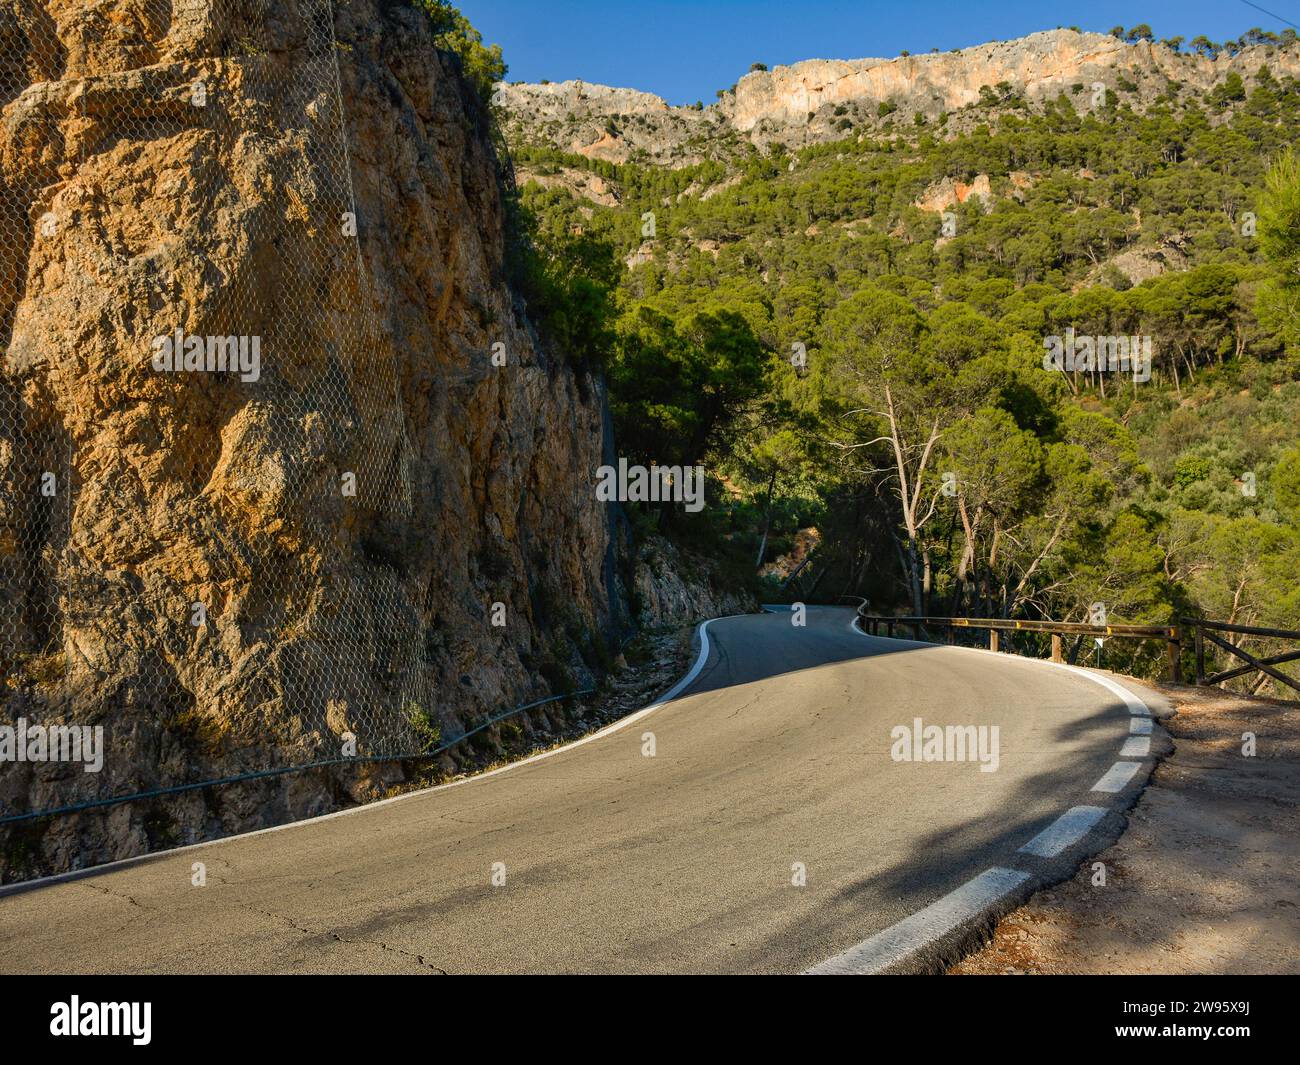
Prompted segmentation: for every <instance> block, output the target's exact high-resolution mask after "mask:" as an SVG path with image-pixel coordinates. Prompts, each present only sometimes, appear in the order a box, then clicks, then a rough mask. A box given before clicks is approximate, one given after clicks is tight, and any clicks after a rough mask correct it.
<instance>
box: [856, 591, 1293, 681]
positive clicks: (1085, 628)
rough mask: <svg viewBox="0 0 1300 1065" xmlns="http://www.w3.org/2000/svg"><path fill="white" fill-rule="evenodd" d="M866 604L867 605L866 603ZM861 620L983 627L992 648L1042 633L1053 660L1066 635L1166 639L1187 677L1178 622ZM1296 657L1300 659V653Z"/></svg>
mask: <svg viewBox="0 0 1300 1065" xmlns="http://www.w3.org/2000/svg"><path fill="white" fill-rule="evenodd" d="M864 605H865V604H864ZM858 619H859V620H860V621H861V622H862V624H863V625H864V626H866V627H867V631H868V633H869V634H870V635H872V636H879V635H880V629H881V627H882V626H883V627H884V628H885V629H886V632H885V635H887V636H893V635H894V632H895V630H896V629H897V628H898V627H899V626H908V627H910V628H911V630H912V636H913V638H914V639H918V640H919V639H920V638H921V630H922V629H931V630H936V631H938V630H942V631H944V632H946V633H947V637H948V642H949V643H952V642H953V636H954V634H955V633H956V630H957V629H981V630H987V632H988V634H989V649H990V650H992V651H997V650H1000V649H1001V638H1000V635H999V634H1000V633H1003V632H1040V633H1050V634H1051V636H1052V661H1053V662H1063V661H1065V654H1064V646H1063V643H1062V637H1064V636H1102V637H1108V636H1118V637H1120V638H1123V639H1132V640H1163V641H1164V644H1165V666H1166V673H1167V675H1168V678H1169V679H1170V680H1172V681H1175V682H1181V681H1182V679H1183V669H1182V633H1181V631H1180V629H1179V627H1178V626H1177V625H1087V624H1084V623H1082V622H1073V621H1017V620H1014V619H1012V618H930V617H890V616H888V615H884V614H867V613H865V612H864V610H863V607H859V608H858ZM1294 657H1296V658H1300V652H1298V653H1297V654H1296V655H1295V656H1294Z"/></svg>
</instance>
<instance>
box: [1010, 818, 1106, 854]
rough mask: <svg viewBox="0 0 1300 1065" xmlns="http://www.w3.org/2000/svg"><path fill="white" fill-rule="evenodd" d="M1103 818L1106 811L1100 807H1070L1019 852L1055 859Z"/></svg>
mask: <svg viewBox="0 0 1300 1065" xmlns="http://www.w3.org/2000/svg"><path fill="white" fill-rule="evenodd" d="M1105 816H1106V811H1105V809H1104V808H1103V807H1101V806H1072V807H1070V809H1068V810H1066V811H1065V813H1063V814H1061V816H1060V817H1058V818H1057V819H1056V820H1055V821H1053V822H1052V823H1051V824H1050V825H1048V826H1047V827H1046V828H1045V829H1043V831H1041V832H1040V833H1038V835H1036V836H1035V837H1034V838H1033V839H1031V840H1030V841H1029V842H1028V843H1026V844H1025V845H1024V846H1023V847H1021V848H1020V850H1021V851H1022V852H1023V853H1025V854H1036V855H1038V857H1040V858H1055V857H1056V856H1057V855H1058V854H1060V853H1061V852H1062V851H1063V850H1065V849H1066V848H1067V847H1073V846H1074V845H1075V844H1076V843H1078V842H1079V840H1081V839H1083V837H1084V836H1086V835H1087V834H1088V832H1089V831H1090V830H1091V829H1092V827H1093V826H1094V825H1095V824H1096V823H1097V822H1098V821H1100V820H1101V819H1102V818H1103V817H1105Z"/></svg>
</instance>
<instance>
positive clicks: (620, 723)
mask: <svg viewBox="0 0 1300 1065" xmlns="http://www.w3.org/2000/svg"><path fill="white" fill-rule="evenodd" d="M752 616H753V615H750V614H728V615H726V616H725V617H720V618H709V620H708V621H702V622H700V627H699V633H700V653H699V655H698V656H697V657H696V659H695V665H693V666H692V667H691V669H690V672H689V673H687V674H686V676H684V677H683V678H682V679H681V680H679V681H678V682H677V683H676V684H674V685H673V686H672V687H671V688H669V689H668V691H666V692H664V694H663V695H662V696H660V697H659V698H658V699H656V700H655V701H654V702H653V703H651V704H650V705H649V706H645V707H642V708H641V709H640V710H638V711H637V712H636V713H635V714H629V715H628V716H627V717H622V718H619V719H618V720H617V721H614V722H612V723H611V724H608V725H606V726H605V727H604V728H603V729H600V730H598V731H596V732H593V733H591V735H589V736H583V737H582V739H579V740H574V741H573V742H572V743H566V744H564V745H563V746H560V747H552V748H550V749H549V750H546V751H541V752H539V753H538V754H534V755H532V756H531V757H529V758H524V759H522V760H521V761H518V762H511V763H510V764H509V765H503V766H501V767H500V768H499V769H491V770H489V771H488V772H486V773H478V774H476V775H474V776H469V777H465V778H463V779H461V780H453V781H450V782H449V783H447V784H438V785H436V786H435V787H432V788H422V789H420V790H419V791H408V792H406V793H405V794H404V795H394V796H393V797H392V798H391V799H380V800H379V801H378V802H372V803H366V804H364V805H362V806H351V807H349V808H348V809H346V810H335V811H334V812H333V813H329V814H321V815H320V816H319V817H305V818H303V819H302V820H301V821H290V822H289V823H288V824H284V825H272V826H271V827H270V828H258V829H254V830H253V831H252V832H240V833H238V834H237V835H233V836H222V837H221V838H220V839H209V840H204V841H203V842H202V843H188V844H186V845H185V846H183V847H172V848H170V849H169V850H163V851H152V852H150V853H149V854H138V855H136V856H134V857H131V858H119V859H118V860H117V861H115V862H105V863H104V864H103V865H93V866H87V867H86V868H85V869H74V870H69V871H68V872H66V873H56V874H54V875H53V876H43V877H40V878H39V879H36V880H22V881H19V882H18V883H16V884H6V885H4V886H2V887H0V898H2V897H4V896H5V895H8V894H11V893H15V892H19V891H30V890H31V889H32V888H36V887H42V886H47V885H50V884H58V883H62V882H64V881H67V880H79V879H81V878H82V877H84V876H85V875H86V874H87V873H88V872H90V871H91V870H94V871H95V872H106V871H107V870H109V869H120V868H123V867H125V866H128V865H136V864H138V863H140V862H148V861H154V860H155V859H158V858H161V857H163V856H165V855H168V854H181V853H183V852H185V851H192V850H198V849H199V848H201V847H219V846H220V845H221V844H223V843H230V842H233V841H234V840H237V839H249V838H251V837H252V836H265V835H268V834H269V833H271V832H288V831H289V830H290V829H294V828H301V827H302V826H303V825H313V824H318V823H319V822H321V821H333V820H334V819H335V818H339V817H352V816H354V815H355V814H363V813H366V812H367V811H368V810H378V809H379V808H380V807H381V806H390V805H392V804H393V803H398V802H406V801H407V800H408V799H414V798H415V797H416V796H417V795H429V794H431V793H433V792H436V791H446V790H447V789H449V788H459V787H462V786H463V785H465V784H473V783H474V782H475V781H479V780H487V779H488V778H489V777H495V776H500V775H501V774H502V773H509V772H510V771H511V770H514V769H518V768H519V767H520V766H525V765H530V764H531V763H533V762H540V761H542V760H543V759H546V758H554V757H555V756H556V755H557V754H564V752H565V751H572V750H574V749H575V748H577V747H582V746H583V745H585V744H588V743H591V741H592V740H598V739H600V738H601V737H602V736H608V735H610V734H611V733H614V732H618V731H619V730H620V729H624V728H627V726H628V725H631V724H633V723H634V722H636V721H640V720H641V719H642V718H643V717H646V716H647V715H649V714H652V713H654V712H655V711H656V710H658V709H660V708H662V707H663V706H665V705H666V704H668V703H670V702H672V701H673V700H674V699H676V698H677V696H678V695H680V694H681V693H682V692H683V691H684V690H685V689H686V687H687V686H688V685H689V684H690V683H691V682H692V681H693V680H695V678H696V677H698V676H699V675H700V671H701V670H702V669H703V668H704V664H705V663H706V662H707V661H708V660H709V626H710V625H712V624H713V623H714V622H715V621H726V620H727V618H733V617H734V618H739V617H752Z"/></svg>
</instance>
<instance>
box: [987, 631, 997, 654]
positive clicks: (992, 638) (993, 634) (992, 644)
mask: <svg viewBox="0 0 1300 1065" xmlns="http://www.w3.org/2000/svg"><path fill="white" fill-rule="evenodd" d="M997 649H998V630H997V629H989V650H990V651H996V650H997Z"/></svg>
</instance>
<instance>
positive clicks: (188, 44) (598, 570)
mask: <svg viewBox="0 0 1300 1065" xmlns="http://www.w3.org/2000/svg"><path fill="white" fill-rule="evenodd" d="M332 11H333V12H334V14H333V16H332V17H331V12H332ZM0 109H2V110H0V359H2V360H3V361H2V362H0V368H2V371H3V372H2V373H0V592H2V593H3V601H2V602H0V685H3V687H2V688H0V724H8V723H11V722H15V721H17V720H18V719H19V718H20V717H23V718H25V719H26V720H28V721H41V722H49V723H54V722H67V723H76V724H89V725H100V726H102V727H103V728H104V730H105V734H106V747H107V752H106V755H107V756H106V761H105V765H104V769H103V771H102V772H101V773H99V774H88V773H84V772H83V771H82V768H81V766H79V765H69V764H56V763H39V762H26V763H22V764H16V763H13V762H8V763H4V764H0V813H8V812H22V811H25V810H34V809H45V808H49V807H52V806H58V805H62V804H65V803H71V802H77V801H81V800H87V799H94V798H99V797H103V796H108V795H119V794H122V793H128V792H134V791H138V790H143V789H149V788H154V787H165V786H169V785H174V784H178V783H184V782H188V781H193V780H204V779H208V778H210V777H212V776H214V775H222V774H225V773H237V772H247V771H250V770H257V769H263V768H267V767H274V766H285V765H294V764H301V763H302V762H304V761H314V760H318V759H322V758H331V757H338V756H339V754H340V753H343V752H344V751H345V747H344V745H345V744H346V743H347V742H349V737H351V739H352V741H353V742H355V743H356V745H357V748H358V753H360V754H362V755H365V754H381V755H382V754H390V753H405V752H409V751H412V750H424V749H427V748H429V747H431V746H433V745H435V744H436V743H437V742H438V740H439V738H444V739H445V738H450V737H452V736H454V735H456V734H457V733H458V732H459V731H461V730H462V729H463V728H464V727H465V725H466V724H470V723H473V722H474V721H476V720H478V719H479V718H480V717H481V716H482V715H484V714H486V713H488V712H493V711H498V710H500V709H502V708H505V707H509V706H512V705H517V704H519V703H522V702H525V701H528V700H531V699H536V698H539V697H542V696H545V695H549V694H551V693H552V692H553V691H555V690H557V688H561V687H563V686H564V685H565V684H581V683H583V682H584V681H586V680H589V679H590V678H591V677H592V675H593V669H594V665H593V663H596V662H597V661H599V658H600V656H601V655H607V654H608V652H607V649H606V647H605V645H606V644H607V643H609V642H611V641H612V640H613V639H614V638H615V636H616V629H617V627H618V624H619V621H620V618H621V609H622V608H621V607H620V605H619V592H618V589H617V587H616V578H615V576H614V574H615V572H616V567H615V566H614V565H612V563H611V558H610V542H611V541H610V533H609V529H608V527H607V517H606V514H605V512H604V509H603V506H602V505H601V504H598V503H597V501H596V499H595V495H594V492H588V491H586V490H584V486H586V485H588V484H590V483H591V480H592V477H593V471H594V470H595V469H596V467H597V466H599V465H600V463H601V461H602V442H603V440H604V436H605V429H606V425H605V417H604V413H603V404H602V401H601V397H600V393H599V388H598V385H597V383H596V382H594V381H592V380H590V379H589V378H587V377H585V376H584V375H582V374H579V373H577V372H575V371H574V370H573V369H571V368H570V367H569V366H568V365H566V362H565V359H564V354H563V353H562V352H554V351H548V350H545V348H544V346H543V345H542V343H541V342H540V341H539V340H538V337H537V333H536V331H535V329H534V328H533V326H532V324H531V323H530V322H529V320H528V318H527V316H526V311H525V308H523V306H522V305H521V304H520V302H519V301H518V299H517V298H516V297H515V296H514V295H513V293H512V291H511V289H510V287H509V285H508V284H507V281H506V276H507V264H506V259H505V253H504V250H503V249H504V240H503V231H504V225H505V222H504V211H503V204H502V199H501V195H500V192H499V182H498V174H497V167H496V162H495V158H494V155H493V152H492V149H491V146H490V138H489V136H488V117H487V114H486V111H485V109H484V108H483V107H482V105H481V104H480V102H479V101H478V99H477V97H476V95H475V94H474V92H473V90H472V89H471V88H470V87H469V85H468V84H467V83H466V82H465V81H464V79H463V78H462V77H461V75H460V73H459V69H458V66H457V64H456V61H455V60H454V58H453V57H451V56H449V55H448V54H446V53H441V52H439V51H438V50H437V49H436V48H435V47H434V45H433V42H432V39H431V36H430V33H429V28H428V24H427V19H426V17H425V16H424V14H423V13H422V12H421V11H419V10H418V9H417V8H415V7H414V6H412V5H408V4H396V3H389V2H386V0H354V2H352V3H349V4H336V5H330V4H327V3H325V2H324V0H271V2H270V3H266V4H250V3H244V2H243V0H172V2H162V0H95V2H93V3H89V4H88V3H86V2H85V0H0ZM173 336H176V337H178V338H179V339H180V340H181V342H182V343H181V344H179V345H178V348H179V347H181V346H183V342H184V339H185V338H198V339H199V342H200V343H199V347H198V348H197V349H196V350H197V351H199V353H200V354H199V355H198V362H199V363H202V361H203V352H204V351H205V350H206V351H207V352H208V353H209V354H208V359H209V362H208V365H207V366H206V367H205V366H202V365H198V366H192V365H181V363H182V362H184V361H185V360H181V359H179V357H178V360H177V364H176V365H175V366H172V365H171V364H169V363H167V364H165V365H163V366H162V368H161V369H160V367H159V361H160V357H159V350H160V349H159V347H158V345H159V343H160V338H171V337H173ZM250 337H251V338H255V339H256V341H257V343H258V345H260V347H259V352H260V364H259V365H258V366H257V367H256V368H255V373H254V372H246V373H243V374H240V373H238V372H234V373H232V372H222V371H221V370H220V368H218V369H217V371H216V372H211V371H212V363H211V354H210V353H211V351H212V350H213V345H212V341H213V339H214V338H215V339H216V341H217V350H218V351H221V350H223V349H222V347H221V345H222V343H223V342H224V339H225V338H234V339H235V340H238V339H239V338H243V340H244V341H245V349H244V350H245V351H246V352H247V351H248V349H249V345H248V344H247V341H248V339H249V338H250ZM205 338H206V341H207V347H206V349H205V348H204V340H205ZM167 343H170V341H167ZM496 345H500V347H499V348H497V347H495V346H496ZM232 350H234V349H232ZM494 350H498V351H500V352H503V353H504V356H505V365H503V366H498V365H495V364H494V363H493V361H492V353H493V351H494ZM162 361H163V362H164V363H166V360H162ZM244 368H245V369H246V370H250V371H251V370H252V369H253V368H251V367H244ZM47 475H48V476H47ZM51 486H52V490H50V491H45V492H43V491H42V490H41V489H42V487H45V488H51ZM498 603H499V604H502V608H501V610H500V611H498V612H497V616H498V617H499V618H500V619H501V620H502V621H503V623H502V624H493V618H494V611H493V604H498ZM543 678H549V680H548V679H543ZM380 772H383V773H385V774H389V775H391V773H392V769H391V768H389V769H386V770H382V771H381V770H378V769H376V770H375V771H374V773H375V774H378V773H380ZM375 782H376V777H374V776H372V775H371V774H370V773H368V772H366V771H363V770H356V771H354V772H351V773H343V774H341V775H338V776H333V777H331V776H326V775H323V774H307V775H295V776H289V777H284V778H274V779H271V780H269V781H264V782H260V783H256V784H251V785H247V786H242V787H240V788H231V789H220V790H216V791H207V792H189V793H185V794H182V795H180V796H176V797H174V798H171V799H169V800H168V801H167V802H166V803H165V804H149V803H135V804H129V805H121V806H115V807H112V808H110V809H109V810H108V811H94V812H90V813H86V814H82V815H77V816H74V817H65V818H58V819H54V820H46V821H39V822H33V823H28V824H25V825H20V826H18V827H16V828H11V829H9V830H7V831H6V830H3V829H0V832H2V833H4V835H3V838H0V843H3V844H4V848H3V851H2V852H0V875H3V876H4V877H6V878H9V879H13V878H16V877H19V876H23V875H31V874H32V873H37V872H47V871H53V870H59V869H66V868H72V867H76V866H78V865H84V864H89V863H92V862H96V861H103V860H106V859H111V858H117V857H122V856H124V855H128V854H132V853H138V852H140V851H142V850H146V849H149V848H151V847H156V846H160V845H163V844H166V843H174V842H186V841H191V840H195V839H200V838H205V837H208V836H212V835H218V834H222V833H224V832H228V831H231V830H235V829H244V828H249V827H256V826H259V825H265V824H271V823H275V822H278V821H281V820H284V819H287V818H291V817H296V816H302V815H305V814H310V813H314V812H318V811H321V810H324V809H328V808H330V807H331V806H334V805H337V804H338V803H339V802H340V801H350V797H349V795H348V794H347V793H348V792H349V791H350V792H351V793H352V795H351V797H355V798H360V797H364V796H365V795H366V794H368V793H370V791H371V790H372V789H373V785H374V784H375Z"/></svg>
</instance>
